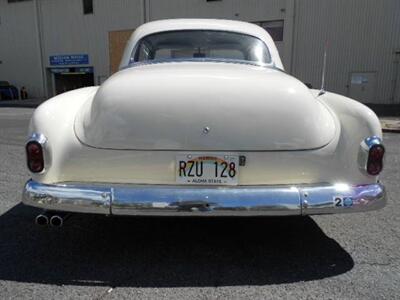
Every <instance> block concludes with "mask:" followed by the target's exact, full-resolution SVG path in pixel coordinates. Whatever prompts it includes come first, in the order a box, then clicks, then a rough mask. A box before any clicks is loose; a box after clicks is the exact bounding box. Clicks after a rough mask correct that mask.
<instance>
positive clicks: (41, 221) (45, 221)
mask: <svg viewBox="0 0 400 300" xmlns="http://www.w3.org/2000/svg"><path fill="white" fill-rule="evenodd" d="M35 223H36V225H39V226H46V225H49V217H48V216H47V214H46V213H42V214H40V215H37V216H36V218H35Z"/></svg>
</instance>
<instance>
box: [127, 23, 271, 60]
mask: <svg viewBox="0 0 400 300" xmlns="http://www.w3.org/2000/svg"><path fill="white" fill-rule="evenodd" d="M207 59H210V60H224V61H226V60H228V61H237V62H249V63H257V64H268V63H270V62H271V56H270V53H269V51H268V48H267V46H266V45H265V43H264V42H262V41H261V40H260V39H258V38H256V37H253V36H250V35H246V34H241V33H234V32H226V31H211V30H182V31H167V32H160V33H156V34H152V35H149V36H146V37H144V38H143V39H141V40H140V41H139V43H138V46H137V47H136V51H134V53H133V54H132V57H131V63H135V62H146V61H165V60H207Z"/></svg>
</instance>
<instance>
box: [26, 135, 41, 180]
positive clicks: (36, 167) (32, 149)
mask: <svg viewBox="0 0 400 300" xmlns="http://www.w3.org/2000/svg"><path fill="white" fill-rule="evenodd" d="M26 157H27V159H28V168H29V170H30V171H31V172H33V173H40V172H42V171H43V169H44V159H43V148H42V145H40V144H39V143H38V142H35V141H32V142H29V143H28V144H26Z"/></svg>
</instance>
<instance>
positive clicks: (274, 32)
mask: <svg viewBox="0 0 400 300" xmlns="http://www.w3.org/2000/svg"><path fill="white" fill-rule="evenodd" d="M254 23H255V24H257V25H259V26H261V27H262V28H264V29H265V30H266V31H268V33H269V34H270V36H271V37H272V39H273V40H274V41H275V42H282V41H283V27H284V21H283V20H275V21H262V22H254Z"/></svg>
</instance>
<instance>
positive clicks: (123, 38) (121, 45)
mask: <svg viewBox="0 0 400 300" xmlns="http://www.w3.org/2000/svg"><path fill="white" fill-rule="evenodd" d="M133 31H134V30H133V29H132V30H120V31H110V32H109V33H108V42H109V48H110V49H109V52H110V73H111V74H114V73H115V72H117V71H118V67H119V63H120V62H121V58H122V54H123V53H124V49H125V46H126V43H127V42H128V40H129V38H130V36H131V34H132V32H133Z"/></svg>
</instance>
